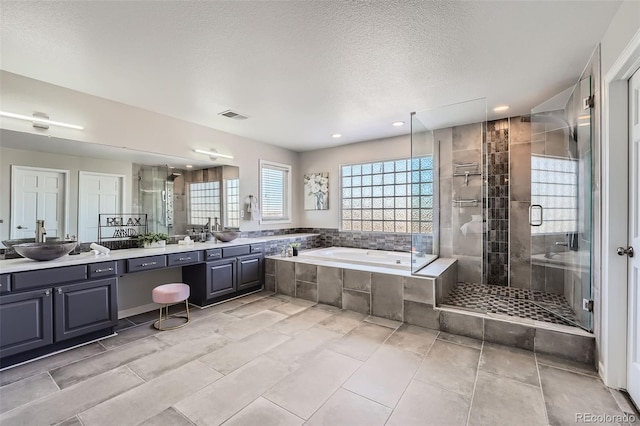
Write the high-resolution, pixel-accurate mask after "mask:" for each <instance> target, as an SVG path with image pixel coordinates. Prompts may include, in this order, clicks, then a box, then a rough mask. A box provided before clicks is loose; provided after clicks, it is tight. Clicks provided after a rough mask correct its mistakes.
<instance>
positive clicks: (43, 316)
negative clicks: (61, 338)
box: [0, 289, 53, 357]
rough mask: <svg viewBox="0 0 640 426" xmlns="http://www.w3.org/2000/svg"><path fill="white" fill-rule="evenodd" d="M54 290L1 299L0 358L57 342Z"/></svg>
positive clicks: (8, 296)
mask: <svg viewBox="0 0 640 426" xmlns="http://www.w3.org/2000/svg"><path fill="white" fill-rule="evenodd" d="M52 306H53V304H52V297H51V289H46V290H44V289H43V290H35V291H29V292H25V293H19V294H13V295H6V296H2V297H0V357H6V356H10V355H15V354H18V353H21V352H26V351H29V350H32V349H36V348H39V347H42V346H46V345H50V344H51V343H53V318H52V315H53V313H52V312H53V309H52Z"/></svg>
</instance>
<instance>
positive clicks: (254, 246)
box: [251, 244, 264, 253]
mask: <svg viewBox="0 0 640 426" xmlns="http://www.w3.org/2000/svg"><path fill="white" fill-rule="evenodd" d="M263 251H264V248H263V247H262V244H251V253H262V252H263Z"/></svg>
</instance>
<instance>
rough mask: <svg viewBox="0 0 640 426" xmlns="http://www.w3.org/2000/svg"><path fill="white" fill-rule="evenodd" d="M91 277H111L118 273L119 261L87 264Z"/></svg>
mask: <svg viewBox="0 0 640 426" xmlns="http://www.w3.org/2000/svg"><path fill="white" fill-rule="evenodd" d="M87 269H88V270H89V278H98V277H111V276H113V275H117V274H118V262H115V261H113V262H100V263H91V264H89V265H87Z"/></svg>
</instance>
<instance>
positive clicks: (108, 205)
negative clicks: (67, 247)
mask: <svg viewBox="0 0 640 426" xmlns="http://www.w3.org/2000/svg"><path fill="white" fill-rule="evenodd" d="M78 188H79V195H78V240H79V241H84V242H90V241H91V242H93V241H98V215H99V214H112V213H113V214H121V213H124V212H123V211H122V206H123V205H124V201H123V196H124V194H123V188H124V176H121V175H112V174H107V173H94V172H82V171H81V172H80V174H79V182H78Z"/></svg>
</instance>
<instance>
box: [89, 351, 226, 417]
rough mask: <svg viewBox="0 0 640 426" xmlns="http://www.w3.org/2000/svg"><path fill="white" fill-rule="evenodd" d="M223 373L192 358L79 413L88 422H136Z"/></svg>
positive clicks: (154, 413)
mask: <svg viewBox="0 0 640 426" xmlns="http://www.w3.org/2000/svg"><path fill="white" fill-rule="evenodd" d="M220 377H222V374H220V373H218V372H217V371H215V370H213V369H210V368H207V367H205V366H204V365H203V364H202V363H200V362H198V361H193V362H191V363H188V364H185V365H183V366H182V367H179V368H176V369H175V370H173V371H172V372H170V373H167V374H165V375H164V376H161V377H158V378H157V379H155V380H151V381H149V382H146V383H145V384H143V385H140V386H138V387H136V388H134V389H131V390H130V391H127V392H124V393H122V394H120V395H118V396H116V397H114V398H112V399H110V400H108V401H105V402H103V403H102V404H99V405H96V406H95V407H93V408H90V409H89V410H87V411H85V412H83V413H80V420H81V421H82V423H83V424H84V425H85V426H91V425H96V426H102V425H104V426H111V425H118V426H125V425H137V424H138V423H141V422H143V421H145V420H147V419H149V418H151V417H153V416H155V415H157V414H159V413H161V412H163V411H164V410H166V409H167V408H169V407H171V406H172V405H173V404H175V403H177V402H179V401H181V400H182V399H184V398H186V397H187V396H189V395H191V394H192V393H193V392H196V391H197V390H199V389H202V388H203V387H205V386H207V385H208V384H210V383H213V382H215V381H216V380H218V379H219V378H220Z"/></svg>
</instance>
